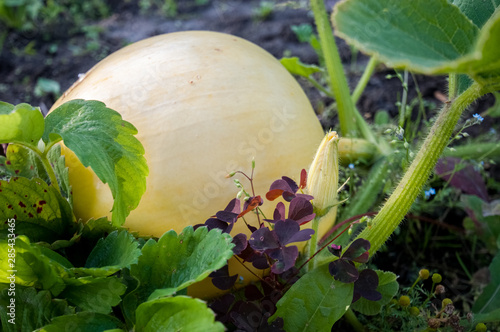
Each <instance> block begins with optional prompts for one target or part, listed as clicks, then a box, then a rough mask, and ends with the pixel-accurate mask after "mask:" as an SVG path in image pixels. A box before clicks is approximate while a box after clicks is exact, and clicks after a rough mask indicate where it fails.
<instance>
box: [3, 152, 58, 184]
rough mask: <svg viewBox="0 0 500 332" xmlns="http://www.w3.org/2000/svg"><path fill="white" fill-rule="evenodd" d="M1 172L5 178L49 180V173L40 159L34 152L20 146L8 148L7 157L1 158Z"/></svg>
mask: <svg viewBox="0 0 500 332" xmlns="http://www.w3.org/2000/svg"><path fill="white" fill-rule="evenodd" d="M0 158H1V159H0V169H2V170H0V172H1V173H3V174H5V177H17V176H21V177H25V178H28V179H32V178H35V177H37V178H41V179H42V180H44V181H45V182H47V181H48V180H49V177H48V176H47V172H46V171H45V168H44V167H43V164H42V162H41V161H40V159H39V158H38V157H37V156H36V155H35V152H33V150H31V149H28V148H25V147H23V146H21V145H18V144H9V145H8V146H7V151H6V157H3V156H0Z"/></svg>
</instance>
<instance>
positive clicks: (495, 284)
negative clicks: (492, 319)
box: [472, 252, 500, 321]
mask: <svg viewBox="0 0 500 332" xmlns="http://www.w3.org/2000/svg"><path fill="white" fill-rule="evenodd" d="M489 270H490V283H489V284H488V286H486V288H485V289H484V290H483V292H482V294H481V295H480V296H479V297H478V298H477V300H476V302H475V303H474V305H473V306H472V312H473V313H474V314H478V315H487V314H489V313H491V312H499V311H500V252H499V253H497V255H496V256H495V257H494V258H493V261H492V262H491V264H490V266H489ZM499 320H500V316H497V321H499Z"/></svg>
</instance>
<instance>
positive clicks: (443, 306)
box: [441, 298, 453, 309]
mask: <svg viewBox="0 0 500 332" xmlns="http://www.w3.org/2000/svg"><path fill="white" fill-rule="evenodd" d="M448 304H453V301H452V300H451V299H449V298H446V299H443V301H441V306H442V308H443V309H444V308H446V306H447V305H448Z"/></svg>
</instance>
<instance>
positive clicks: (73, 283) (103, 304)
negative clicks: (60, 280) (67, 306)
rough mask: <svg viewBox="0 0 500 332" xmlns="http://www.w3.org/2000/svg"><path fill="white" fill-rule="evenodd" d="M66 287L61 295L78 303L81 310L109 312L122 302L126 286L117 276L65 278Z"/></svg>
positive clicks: (75, 303)
mask: <svg viewBox="0 0 500 332" xmlns="http://www.w3.org/2000/svg"><path fill="white" fill-rule="evenodd" d="M64 282H65V283H66V288H65V289H64V290H63V291H62V293H61V294H60V295H59V297H62V298H65V299H66V300H68V302H70V303H72V304H74V305H76V306H77V307H78V308H79V309H80V310H81V311H91V312H98V313H101V314H108V313H110V312H111V308H112V307H114V306H116V305H118V304H119V303H120V302H121V297H120V296H121V295H123V293H125V290H126V286H125V285H124V284H123V283H122V282H121V281H120V279H118V278H116V277H107V278H94V277H83V278H78V279H74V278H71V279H64Z"/></svg>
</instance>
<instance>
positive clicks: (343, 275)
mask: <svg viewBox="0 0 500 332" xmlns="http://www.w3.org/2000/svg"><path fill="white" fill-rule="evenodd" d="M328 270H329V271H330V274H331V275H332V276H333V278H334V279H335V280H337V281H340V282H343V283H346V284H349V283H351V282H355V281H356V280H358V278H359V272H358V269H356V266H355V265H354V263H353V262H352V261H350V260H347V259H343V258H340V259H337V260H336V261H334V262H331V263H330V265H328Z"/></svg>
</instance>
